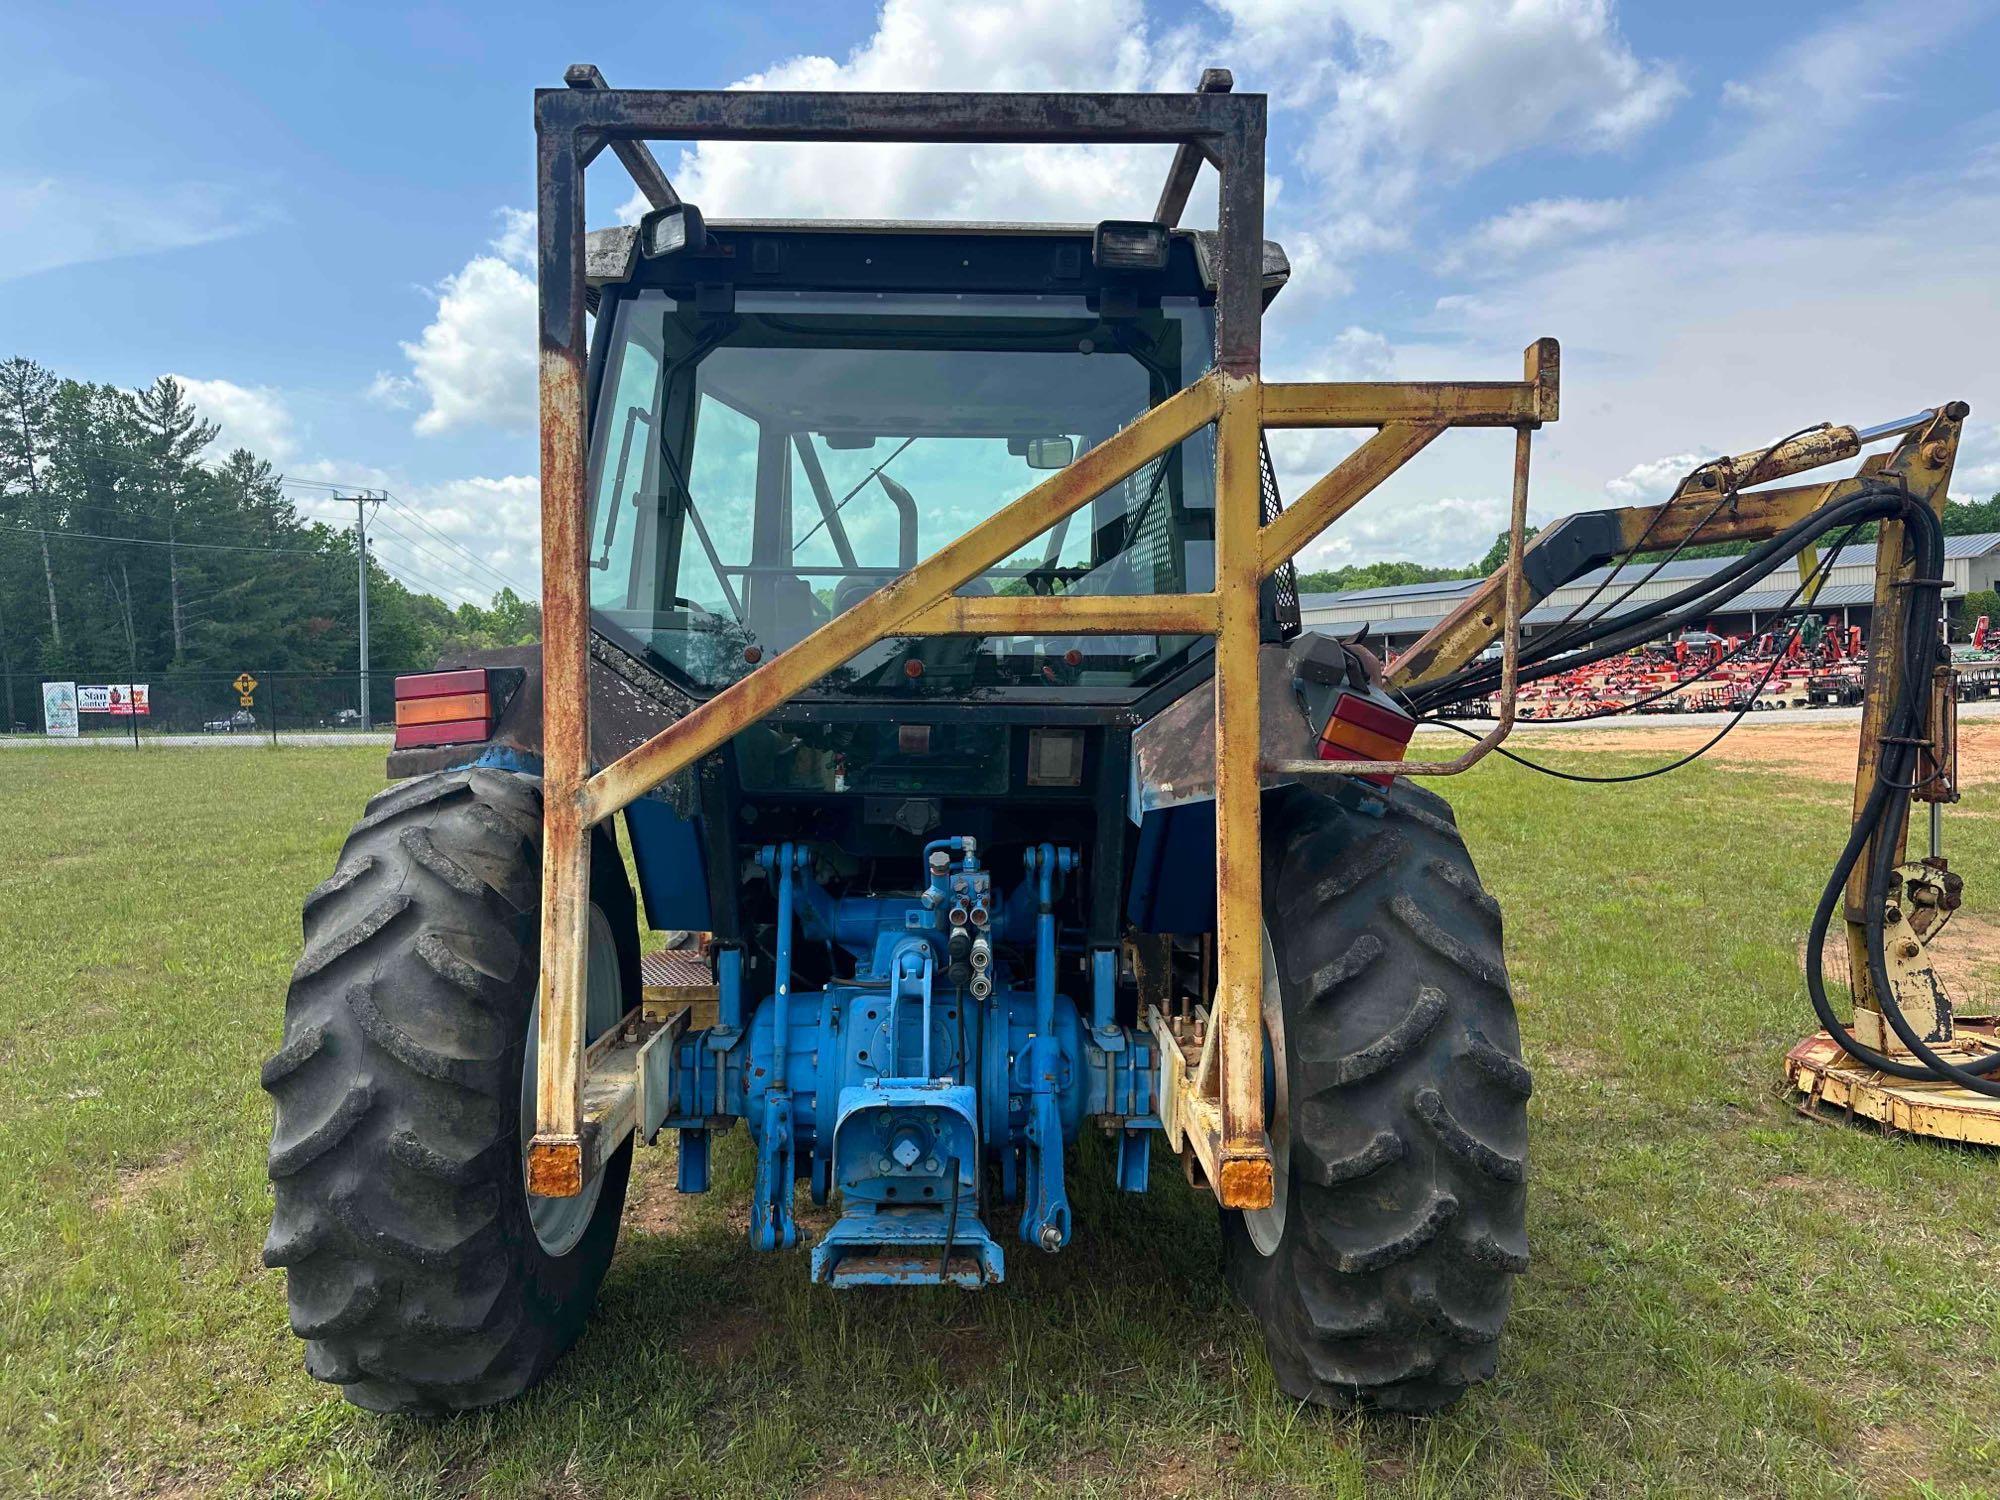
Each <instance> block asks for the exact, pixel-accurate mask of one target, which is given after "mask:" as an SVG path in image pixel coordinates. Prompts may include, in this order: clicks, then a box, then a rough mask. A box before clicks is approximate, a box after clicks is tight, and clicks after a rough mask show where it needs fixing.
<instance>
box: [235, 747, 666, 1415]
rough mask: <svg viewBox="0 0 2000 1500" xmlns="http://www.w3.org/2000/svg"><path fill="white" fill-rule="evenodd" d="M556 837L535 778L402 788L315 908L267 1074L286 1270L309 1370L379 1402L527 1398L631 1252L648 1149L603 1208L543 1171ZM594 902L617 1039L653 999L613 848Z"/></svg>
mask: <svg viewBox="0 0 2000 1500" xmlns="http://www.w3.org/2000/svg"><path fill="white" fill-rule="evenodd" d="M541 839H542V793H541V783H540V782H539V781H538V780H536V779H534V778H531V777H525V776H516V775H511V774H508V773H505V772H500V771H490V770H484V769H474V770H460V771H449V772H444V773H441V774H438V775H434V776H426V777H422V778H420V779H417V780H414V781H408V782H402V783H399V784H398V785H396V786H393V787H390V788H389V789H388V790H387V791H384V792H382V793H381V794H379V795H378V796H376V797H375V798H374V799H373V800H372V801H370V803H369V804H368V811H367V814H366V815H365V816H364V817H363V818H362V819H361V821H360V822H359V823H358V824H356V825H355V827H354V831H353V832H352V833H350V834H349V835H348V839H347V843H346V846H345V847H344V848H343V849H342V851H341V855H340V862H339V865H338V867H337V868H336V870H335V871H334V874H333V877H332V878H331V879H329V880H328V881H326V882H325V883H324V884H323V885H321V886H320V887H319V888H318V889H316V890H315V891H314V892H313V893H312V894H311V895H310V896H308V897H307V898H306V904H305V939H306V946H305V955H304V956H303V957H302V958H301V959H300V960H299V962H298V966H297V968H296V969H294V971H293V974H292V986H291V990H290V992H289V994H288V995H287V996H286V1000H285V1036H284V1043H283V1045H282V1046H281V1047H280V1048H279V1049H278V1052H277V1055H276V1056H274V1057H273V1058H272V1059H271V1060H270V1061H269V1062H268V1063H267V1064H265V1067H264V1087H265V1088H266V1089H268V1090H269V1091H270V1093H271V1095H272V1097H273V1099H274V1100H275V1101H276V1104H277V1119H276V1122H275V1125H274V1127H273V1129H272V1135H271V1158H270V1174H271V1183H272V1187H273V1190H274V1194H275V1200H276V1201H275V1205H274V1208H273V1212H272V1219H271V1236H270V1239H269V1240H268V1241H267V1242H266V1244H265V1247H264V1263H265V1264H266V1265H269V1266H283V1267H285V1268H286V1271H287V1291H288V1295H289V1299H290V1308H291V1322H292V1330H293V1332H295V1333H296V1334H298V1336H299V1337H300V1338H302V1339H304V1340H305V1341H306V1354H305V1364H306V1370H307V1372H308V1373H310V1374H311V1375H313V1376H314V1377H315V1378H316V1379H319V1380H324V1381H329V1382H333V1383H336V1384H338V1385H340V1386H342V1387H344V1389H345V1391H346V1394H347V1398H348V1399H349V1400H350V1401H353V1402H354V1403H355V1404H356V1405H358V1406H364V1407H368V1408H370V1409H372V1410H376V1411H395V1412H440V1411H452V1410H460V1409H464V1408H467V1407H476V1406H486V1405H490V1404H492V1403H494V1402H498V1401H504V1400H506V1399H508V1398H509V1397H511V1396H515V1395H518V1394H520V1393H521V1392H522V1391H524V1390H526V1389H527V1388H528V1387H529V1386H531V1385H533V1384H534V1383H535V1382H536V1381H537V1380H539V1379H540V1378H541V1377H542V1375H543V1374H544V1373H545V1372H546V1371H547V1370H548V1368H549V1366H550V1365H552V1364H553V1363H554V1362H555V1360H556V1359H557V1357H558V1356H560V1355H561V1354H562V1353H563V1351H564V1350H566V1349H567V1348H569V1346H570V1345H571V1344H572V1343H574V1342H575V1341H576V1338H577V1336H578V1334H580V1333H581V1332H582V1330H583V1325H584V1320H585V1318H586V1317H587V1316H588V1314H589V1311H590V1308H591V1305H592V1303H593V1302H594V1301H595V1300H596V1297H597V1289H598V1285H599V1283H600V1282H601V1281H602V1280H603V1277H604V1272H605V1268H606V1267H607V1266H608V1265H609V1263H610V1260H611V1252H612V1248H613V1246H614V1245H615V1243H616V1240H617V1236H618V1221H619V1217H620V1214H621V1212H622V1210H623V1207H624V1201H625V1184H626V1179H627V1175H628V1173H629V1172H630V1170H631V1161H632V1148H631V1143H630V1142H629V1141H627V1142H626V1144H625V1145H624V1146H623V1147H622V1148H621V1149H620V1150H619V1151H618V1152H617V1153H616V1154H615V1155H614V1156H613V1157H612V1159H611V1160H610V1162H609V1163H608V1164H607V1165H606V1167H605V1170H604V1172H603V1174H602V1175H601V1177H600V1178H599V1179H598V1184H597V1185H596V1191H595V1200H594V1202H588V1203H587V1206H586V1204H585V1203H584V1202H583V1201H580V1200H575V1199H531V1198H530V1197H529V1196H528V1193H527V1190H526V1186H525V1180H524V1177H523V1172H522V1140H521V1137H522V1122H523V1109H522V1096H523V1084H524V1075H527V1076H528V1077H529V1078H531V1076H532V1073H531V1070H532V1063H533V1057H532V1045H531V1037H532V1029H531V1027H532V1018H533V1015H534V1011H535V996H536V989H537V976H538V973H539V969H540V962H539V954H540V922H539V914H540V905H541ZM591 903H592V921H591V930H592V934H593V938H592V944H591V953H590V974H591V980H592V984H591V1000H592V1004H591V1011H592V1014H591V1017H590V1021H591V1023H592V1029H593V1030H596V1029H602V1027H603V1025H604V1024H606V1022H605V1014H606V1013H609V1015H610V1017H611V1019H612V1020H615V1019H616V1015H617V1014H619V1013H622V1010H623V1008H624V1004H625V1001H626V999H627V998H636V997H637V995H638V994H639V972H638V967H639V959H638V932H637V925H636V913H635V911H634V908H633V901H632V892H631V887H630V885H629V884H628V882H627V881H626V878H625V872H624V867H623V865H622V863H621V862H620V861H619V859H618V857H617V854H616V851H615V850H614V849H613V848H611V846H610V845H609V844H608V842H607V841H605V840H603V839H602V838H598V839H596V840H594V842H593V847H592V870H591ZM531 1086H532V1085H531V1084H530V1087H531Z"/></svg>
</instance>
